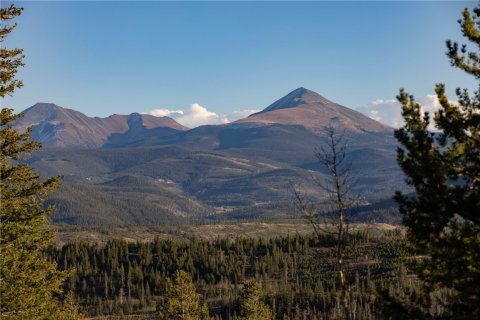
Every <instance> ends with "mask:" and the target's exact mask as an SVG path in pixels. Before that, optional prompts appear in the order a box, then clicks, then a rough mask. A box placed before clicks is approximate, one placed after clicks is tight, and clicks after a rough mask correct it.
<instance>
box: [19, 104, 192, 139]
mask: <svg viewBox="0 0 480 320" xmlns="http://www.w3.org/2000/svg"><path fill="white" fill-rule="evenodd" d="M23 113H24V117H23V118H22V119H21V120H19V121H18V122H17V124H16V127H17V128H18V129H21V130H23V129H25V128H27V127H30V126H33V131H32V137H33V139H35V140H37V141H39V142H41V143H42V144H43V146H45V147H62V148H99V147H102V146H105V145H116V144H120V145H123V144H125V143H129V142H132V141H135V140H136V139H141V138H142V137H144V135H145V132H147V131H149V130H152V131H154V132H155V134H156V135H159V136H160V135H169V134H173V133H176V132H180V131H185V130H187V128H186V127H184V126H182V125H181V124H179V123H177V122H176V121H175V120H173V119H172V118H169V117H154V116H151V115H144V114H138V113H132V114H130V115H127V116H123V115H117V114H115V115H111V116H109V117H107V118H98V117H95V118H91V117H88V116H86V115H84V114H83V113H81V112H78V111H75V110H72V109H66V108H62V107H59V106H57V105H55V104H53V103H37V104H35V105H34V106H32V107H30V108H28V109H26V110H25V111H23Z"/></svg>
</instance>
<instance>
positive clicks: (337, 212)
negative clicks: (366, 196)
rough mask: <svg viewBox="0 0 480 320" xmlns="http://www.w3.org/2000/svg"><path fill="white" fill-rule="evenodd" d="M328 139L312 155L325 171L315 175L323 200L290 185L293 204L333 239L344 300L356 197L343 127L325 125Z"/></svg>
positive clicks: (315, 229) (317, 232)
mask: <svg viewBox="0 0 480 320" xmlns="http://www.w3.org/2000/svg"><path fill="white" fill-rule="evenodd" d="M325 132H326V134H327V140H326V142H325V143H324V145H322V146H321V147H320V148H319V149H318V150H316V151H315V156H316V158H317V159H318V161H319V162H320V164H321V165H322V167H323V168H324V169H326V171H327V176H328V177H327V179H326V180H319V179H316V184H317V185H318V186H319V187H320V189H321V190H322V191H323V192H324V194H325V200H324V201H322V202H315V201H311V200H309V199H308V198H307V196H305V195H304V194H302V193H301V192H300V191H299V190H298V189H297V188H295V187H293V194H294V202H295V208H296V210H297V211H298V212H300V214H301V215H302V216H303V217H304V218H306V219H307V220H308V221H309V222H310V224H311V225H312V227H313V230H314V232H315V234H316V235H317V236H318V237H319V239H321V235H323V234H330V235H332V236H333V239H334V240H335V245H334V248H333V251H334V252H333V255H334V259H335V267H336V273H337V276H338V281H339V285H340V289H341V291H342V300H343V302H344V303H346V300H347V291H348V288H347V284H346V280H345V270H344V269H345V266H344V260H345V256H346V252H347V249H348V248H347V247H348V246H349V245H350V221H349V215H348V214H347V213H348V211H349V210H351V209H352V208H353V207H354V206H355V205H356V201H354V199H353V198H352V197H351V196H350V192H351V188H352V186H353V185H354V181H353V178H352V175H351V162H350V161H349V159H348V158H347V143H346V140H345V131H342V132H341V133H338V132H337V131H336V129H335V128H334V127H333V126H330V127H327V128H325Z"/></svg>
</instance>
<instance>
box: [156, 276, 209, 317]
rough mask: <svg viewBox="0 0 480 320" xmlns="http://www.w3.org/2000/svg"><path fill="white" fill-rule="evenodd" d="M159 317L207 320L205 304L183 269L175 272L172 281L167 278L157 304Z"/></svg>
mask: <svg viewBox="0 0 480 320" xmlns="http://www.w3.org/2000/svg"><path fill="white" fill-rule="evenodd" d="M157 311H158V313H159V315H160V318H161V319H171V320H207V319H211V318H210V316H209V315H208V309H207V307H206V305H204V304H202V303H201V301H200V295H199V294H198V293H197V292H196V290H195V286H194V285H193V282H192V278H191V277H190V275H189V274H188V273H186V272H185V271H183V270H178V271H177V272H176V273H175V278H174V280H173V281H171V280H170V279H168V280H167V284H166V289H165V296H164V300H163V301H162V302H161V303H160V304H159V305H158V306H157Z"/></svg>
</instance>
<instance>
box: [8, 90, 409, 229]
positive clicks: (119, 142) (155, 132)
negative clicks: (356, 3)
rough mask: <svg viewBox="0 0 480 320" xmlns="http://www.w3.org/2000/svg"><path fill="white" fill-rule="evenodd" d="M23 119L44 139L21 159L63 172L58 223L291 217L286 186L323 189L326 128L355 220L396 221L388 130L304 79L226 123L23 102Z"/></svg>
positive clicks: (312, 193) (398, 183)
mask: <svg viewBox="0 0 480 320" xmlns="http://www.w3.org/2000/svg"><path fill="white" fill-rule="evenodd" d="M112 123H114V124H115V126H114V125H113V124H112ZM28 125H33V131H32V136H33V138H35V139H37V140H38V141H40V142H42V144H43V146H44V147H43V148H42V150H40V151H38V152H36V153H34V154H33V156H32V158H30V159H29V164H30V165H32V166H33V167H34V168H35V169H37V170H38V171H39V172H40V173H42V174H43V175H45V176H54V175H59V174H60V175H62V176H63V183H62V186H61V188H60V189H59V190H57V191H56V192H55V193H54V194H53V195H52V197H51V199H50V200H49V201H50V202H49V203H53V204H55V205H56V206H57V208H58V209H57V211H58V213H57V214H56V215H55V216H54V217H53V219H54V221H55V222H57V223H67V224H79V225H104V224H107V225H116V226H120V225H142V224H143V225H145V224H153V225H165V224H178V223H180V224H185V223H187V224H188V223H198V222H202V221H203V222H208V221H228V220H230V221H231V220H252V219H253V220H258V219H261V220H269V219H286V218H292V217H295V216H297V215H298V213H296V212H295V210H294V208H293V206H292V199H293V198H292V186H295V188H297V189H298V190H301V192H303V193H305V194H306V195H308V197H309V198H311V199H316V200H315V201H321V199H323V198H325V194H323V191H322V190H321V189H319V188H318V185H317V183H318V182H319V181H325V180H328V179H329V177H328V175H326V172H325V171H324V169H323V168H322V166H321V165H320V164H319V163H318V160H317V159H316V158H315V152H317V151H318V149H319V148H320V147H321V146H322V145H323V144H324V143H325V137H326V136H325V129H326V128H327V127H328V126H334V127H335V128H336V130H337V131H338V132H342V133H343V132H344V134H345V140H346V142H347V144H348V149H347V156H348V159H349V161H350V162H351V171H352V175H353V176H354V177H355V184H354V185H353V186H352V193H355V195H356V196H357V197H358V198H359V199H360V204H361V207H362V209H361V211H362V212H363V213H362V214H361V215H360V219H359V222H385V223H398V221H399V218H398V216H397V217H393V216H392V214H391V212H392V211H394V210H395V204H394V203H393V202H391V201H390V202H389V201H388V200H389V199H391V196H392V195H393V193H394V192H395V191H396V190H401V191H408V188H407V187H406V186H405V184H404V182H403V179H404V178H403V174H402V173H401V171H400V169H399V168H398V166H397V164H396V162H395V157H396V148H397V144H396V142H395V141H394V138H393V129H392V128H390V127H387V126H385V125H383V124H381V123H379V122H377V121H375V120H372V119H370V118H368V117H366V116H364V115H362V114H360V113H358V112H357V111H354V110H351V109H349V108H346V107H343V106H340V105H338V104H335V103H334V102H331V101H329V100H327V99H325V98H324V97H322V96H320V95H319V94H317V93H315V92H313V91H310V90H308V89H305V88H298V89H296V90H294V91H292V92H291V93H289V94H287V95H286V96H284V97H282V98H280V99H279V100H277V101H276V102H274V103H272V104H271V105H270V106H268V107H266V108H265V109H264V110H263V111H262V112H259V113H256V114H253V115H250V116H248V117H246V118H243V119H240V120H237V121H235V122H233V123H230V124H222V125H214V126H213V125H207V126H200V127H197V128H194V129H190V130H189V129H187V128H185V127H182V126H181V125H179V124H178V123H176V122H175V121H174V120H173V119H171V118H168V117H162V118H158V117H153V116H146V115H140V114H132V115H130V116H118V115H115V116H111V117H108V118H89V117H87V116H85V115H83V114H81V113H79V112H76V111H73V110H70V109H64V108H61V107H58V106H55V105H52V104H48V105H47V104H37V105H35V106H33V107H31V108H29V109H27V110H26V111H25V116H24V118H23V119H22V120H21V121H19V122H18V124H17V127H18V128H19V129H20V130H22V128H23V129H24V128H25V127H26V126H28ZM45 128H57V129H58V130H56V129H55V130H53V129H52V130H46V129H45ZM107 129H108V130H107ZM67 146H68V147H67ZM92 199H94V201H92ZM378 203H380V204H378ZM382 203H383V204H382ZM385 203H388V206H387V207H385ZM379 207H381V209H382V210H378V209H379ZM366 208H370V209H372V210H371V211H370V212H366V211H368V210H365V209H366ZM383 209H384V210H383Z"/></svg>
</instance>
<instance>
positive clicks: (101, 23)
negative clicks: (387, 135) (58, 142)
mask: <svg viewBox="0 0 480 320" xmlns="http://www.w3.org/2000/svg"><path fill="white" fill-rule="evenodd" d="M19 4H20V5H21V6H23V7H24V8H25V11H24V14H23V15H22V16H21V17H20V18H19V19H18V24H19V26H18V28H17V29H16V30H15V32H14V33H13V34H12V35H11V36H10V38H9V39H8V40H7V43H6V45H7V46H8V47H21V48H24V49H25V54H26V60H25V62H26V67H25V68H24V69H22V70H21V72H19V77H20V78H22V79H23V80H24V82H25V87H24V88H23V89H21V90H19V91H18V92H17V93H16V94H15V96H14V97H13V98H8V99H6V100H5V101H2V104H3V105H9V106H12V107H14V108H15V109H16V110H17V111H20V110H23V109H25V108H27V107H29V106H31V105H33V104H34V103H36V102H39V101H41V102H54V103H56V104H58V105H61V106H64V107H68V108H73V109H76V110H79V111H81V112H84V113H85V114H87V115H90V116H107V115H109V114H113V113H117V114H129V113H132V112H142V111H149V110H154V109H160V110H170V111H168V112H171V111H172V110H173V111H175V110H177V111H178V112H177V113H171V114H172V115H176V116H177V117H179V115H181V113H183V116H184V117H186V116H189V115H190V116H191V117H190V118H192V117H193V118H195V115H196V114H195V112H198V110H200V109H199V108H203V109H201V110H200V111H201V113H202V112H203V113H204V114H203V115H205V114H206V115H207V118H209V119H210V120H209V121H210V122H224V121H228V120H232V119H233V118H235V117H238V116H239V115H243V113H242V110H258V109H263V108H265V107H266V106H267V105H269V104H270V103H271V102H273V101H274V100H276V99H278V98H280V97H281V96H283V95H285V94H287V93H288V92H290V91H292V90H294V89H295V88H297V87H300V86H303V87H306V88H308V89H311V90H314V91H317V92H318V93H320V94H321V95H323V96H325V97H326V98H328V99H330V100H333V101H335V102H338V103H340V104H343V105H345V106H348V107H352V108H358V109H360V110H362V111H364V112H366V113H368V112H370V111H372V110H371V108H372V106H375V108H377V107H378V106H380V107H381V106H382V103H381V102H386V103H387V105H388V104H389V105H393V104H394V103H393V102H392V99H394V98H395V95H396V94H397V93H398V89H399V88H400V87H405V88H407V90H408V91H410V92H411V93H414V94H415V95H416V96H419V97H428V95H429V94H431V93H433V88H434V84H435V83H437V82H444V83H446V85H447V88H448V92H449V93H451V97H452V99H453V98H454V96H453V92H454V88H455V87H457V86H461V87H470V88H472V87H474V85H475V82H474V81H473V79H471V78H469V77H468V76H466V75H464V74H463V73H462V72H461V71H458V70H456V69H454V68H452V67H451V66H450V63H449V62H448V60H447V57H446V56H445V51H446V48H445V40H446V39H449V38H450V39H454V40H460V41H462V42H463V39H462V37H461V33H460V31H459V27H458V23H457V20H458V19H459V18H460V15H461V11H462V9H463V8H464V7H470V8H472V7H473V6H474V5H475V4H476V2H458V1H456V2H69V1H63V2H61V1H60V2H58V1H57V2H19ZM5 5H6V2H5V1H2V6H5ZM375 101H376V102H375ZM375 103H376V104H375ZM207 109H208V111H207ZM385 110H387V109H385ZM385 110H384V111H385ZM374 111H375V110H374ZM376 111H377V113H378V110H376ZM380 111H382V110H380ZM168 112H167V113H168ZM160 113H161V112H160ZM244 113H245V112H244ZM385 117H386V116H384V119H380V120H385ZM187 118H188V117H187ZM190 120H192V119H190ZM201 121H203V120H200V122H199V123H196V122H195V119H193V120H192V123H191V124H190V125H191V126H195V125H198V124H201ZM385 121H386V120H385ZM184 122H185V121H184ZM207 122H208V121H207Z"/></svg>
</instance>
